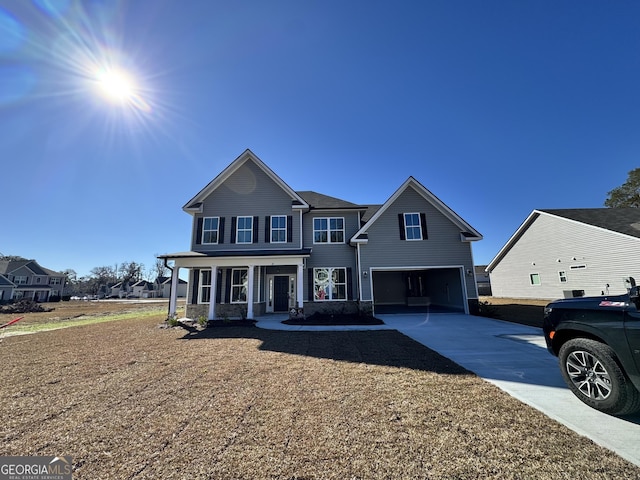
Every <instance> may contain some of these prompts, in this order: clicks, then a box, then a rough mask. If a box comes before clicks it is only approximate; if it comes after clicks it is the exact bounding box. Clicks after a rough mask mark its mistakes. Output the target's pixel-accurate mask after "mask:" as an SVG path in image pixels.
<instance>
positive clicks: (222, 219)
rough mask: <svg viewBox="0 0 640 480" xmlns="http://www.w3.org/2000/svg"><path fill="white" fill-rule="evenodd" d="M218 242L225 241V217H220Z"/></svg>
mask: <svg viewBox="0 0 640 480" xmlns="http://www.w3.org/2000/svg"><path fill="white" fill-rule="evenodd" d="M218 243H224V217H220V223H219V225H218Z"/></svg>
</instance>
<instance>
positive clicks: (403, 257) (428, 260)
mask: <svg viewBox="0 0 640 480" xmlns="http://www.w3.org/2000/svg"><path fill="white" fill-rule="evenodd" d="M401 213H424V214H425V216H426V221H427V233H428V239H427V240H421V241H407V240H401V239H400V226H399V223H398V214H401ZM368 234H369V235H368V237H369V241H368V243H367V244H363V245H361V247H360V261H361V270H362V271H367V272H368V271H369V269H370V268H384V267H412V266H420V267H441V266H458V265H461V266H463V267H464V270H465V271H466V270H467V269H471V270H472V269H473V259H472V254H471V244H470V243H468V242H462V241H461V240H460V228H459V227H458V226H456V225H455V224H454V223H452V222H451V220H450V219H449V218H448V217H446V216H445V215H443V214H442V213H440V211H438V210H437V209H436V208H435V207H434V206H433V205H432V204H431V203H430V202H428V201H427V200H426V199H425V198H424V197H423V196H422V195H420V194H419V193H418V192H416V191H415V190H414V189H413V188H407V189H406V190H405V191H404V192H403V193H402V194H401V195H400V196H399V197H398V198H397V199H396V201H395V202H394V203H393V204H392V205H390V206H389V208H387V210H386V211H385V212H384V213H383V214H382V215H381V216H380V217H379V218H378V219H377V220H376V222H375V223H373V225H371V227H370V228H369V230H368ZM465 280H466V288H467V293H468V297H469V298H476V296H477V295H476V286H475V282H474V281H473V276H466V275H465ZM362 299H363V300H371V282H367V281H365V282H363V286H362Z"/></svg>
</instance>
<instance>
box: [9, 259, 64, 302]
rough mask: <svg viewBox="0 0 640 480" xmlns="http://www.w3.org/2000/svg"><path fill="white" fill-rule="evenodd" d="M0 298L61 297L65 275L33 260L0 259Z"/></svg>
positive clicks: (41, 299) (37, 299)
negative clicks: (1, 278) (1, 279)
mask: <svg viewBox="0 0 640 480" xmlns="http://www.w3.org/2000/svg"><path fill="white" fill-rule="evenodd" d="M0 275H2V276H3V277H4V280H3V281H0V285H1V287H0V300H19V299H27V300H34V301H36V302H48V301H49V299H50V298H51V297H61V296H62V293H63V290H64V287H65V284H66V281H67V277H66V276H65V275H64V274H63V273H60V272H54V271H53V270H49V269H48V268H44V267H42V266H40V265H39V264H38V262H36V261H35V260H26V259H23V260H0Z"/></svg>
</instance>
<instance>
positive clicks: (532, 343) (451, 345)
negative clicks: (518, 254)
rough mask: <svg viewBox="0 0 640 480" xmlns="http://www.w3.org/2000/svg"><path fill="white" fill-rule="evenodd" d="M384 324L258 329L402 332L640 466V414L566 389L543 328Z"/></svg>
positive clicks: (434, 318) (443, 320) (424, 320)
mask: <svg viewBox="0 0 640 480" xmlns="http://www.w3.org/2000/svg"><path fill="white" fill-rule="evenodd" d="M378 318H380V319H381V320H383V321H384V322H385V325H375V326H366V327H354V326H336V327H318V326H304V327H302V326H292V325H284V324H282V323H280V321H281V320H282V319H283V318H281V317H277V316H268V317H261V318H259V319H258V324H257V326H258V327H261V328H269V329H277V330H298V331H300V330H315V331H320V330H381V329H393V330H398V331H400V332H401V333H403V334H405V335H407V336H408V337H410V338H412V339H414V340H416V341H417V342H420V343H422V344H423V345H425V346H426V347H428V348H430V349H432V350H435V351H436V352H438V353H439V354H441V355H443V356H445V357H447V358H450V359H451V360H453V361H454V362H456V363H457V364H459V365H461V366H463V367H464V368H466V369H467V370H470V371H472V372H474V373H475V374H476V375H478V376H480V377H482V378H484V379H485V380H487V381H489V382H491V383H493V384H494V385H496V386H498V387H499V388H501V389H502V390H504V391H505V392H507V393H509V394H510V395H512V396H513V397H515V398H517V399H519V400H520V401H522V402H524V403H526V404H528V405H530V406H532V407H534V408H536V409H538V410H540V411H542V412H543V413H545V414H546V415H547V416H549V417H551V418H553V419H554V420H557V421H558V422H560V423H562V424H564V425H566V426H567V427H569V428H570V429H572V430H574V431H575V432H577V433H579V434H581V435H584V436H586V437H588V438H590V439H591V440H593V441H594V442H595V443H597V444H598V445H601V446H603V447H606V448H608V449H610V450H612V451H614V452H616V453H617V454H618V455H620V456H621V457H623V458H624V459H626V460H628V461H630V462H632V463H634V464H635V465H638V466H640V415H634V416H629V417H625V418H619V417H613V416H610V415H605V414H603V413H600V412H598V411H597V410H594V409H592V408H590V407H587V406H586V405H584V404H583V403H582V402H580V401H579V400H578V399H577V398H576V397H575V396H574V395H573V394H572V393H571V391H570V390H569V389H568V388H567V386H566V385H565V383H564V381H563V379H562V376H561V374H560V369H559V368H558V361H557V359H556V358H555V357H554V356H552V355H551V354H549V353H548V352H547V350H546V347H545V343H544V337H543V335H542V330H541V329H539V328H534V327H528V326H525V325H519V324H516V323H511V322H504V321H500V320H493V319H489V318H484V317H476V316H472V315H462V314H452V313H449V314H403V315H378Z"/></svg>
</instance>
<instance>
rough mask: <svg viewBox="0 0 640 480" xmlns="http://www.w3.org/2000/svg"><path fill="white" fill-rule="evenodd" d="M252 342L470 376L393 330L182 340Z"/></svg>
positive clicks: (241, 330) (235, 332) (247, 333)
mask: <svg viewBox="0 0 640 480" xmlns="http://www.w3.org/2000/svg"><path fill="white" fill-rule="evenodd" d="M233 338H243V339H256V340H259V341H260V342H261V345H260V349H261V350H266V351H271V352H280V353H287V354H291V355H301V356H307V357H315V358H322V359H330V360H336V361H342V362H353V363H366V364H370V365H382V366H390V367H397V368H409V369H413V370H423V371H429V372H434V373H440V374H446V375H473V374H472V373H471V372H469V371H468V370H466V369H464V368H463V367H461V366H460V365H458V364H456V363H455V362H453V361H451V360H449V359H448V358H446V357H443V356H442V355H440V354H438V353H437V352H434V351H433V350H430V349H429V348H427V347H425V346H423V345H422V344H420V343H418V342H416V341H415V340H412V339H411V338H409V337H407V336H405V335H403V334H402V333H400V332H397V331H395V330H384V331H340V332H292V331H286V330H265V329H261V328H254V327H235V326H234V327H225V328H207V329H204V330H200V331H193V332H189V333H187V334H186V335H184V336H183V337H182V338H181V339H182V340H190V341H194V340H210V339H233Z"/></svg>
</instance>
